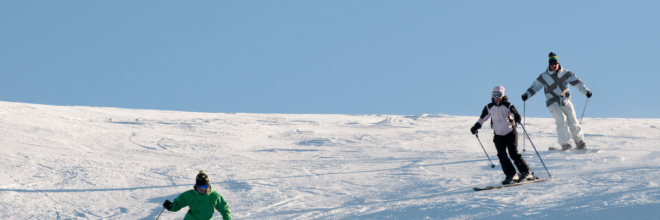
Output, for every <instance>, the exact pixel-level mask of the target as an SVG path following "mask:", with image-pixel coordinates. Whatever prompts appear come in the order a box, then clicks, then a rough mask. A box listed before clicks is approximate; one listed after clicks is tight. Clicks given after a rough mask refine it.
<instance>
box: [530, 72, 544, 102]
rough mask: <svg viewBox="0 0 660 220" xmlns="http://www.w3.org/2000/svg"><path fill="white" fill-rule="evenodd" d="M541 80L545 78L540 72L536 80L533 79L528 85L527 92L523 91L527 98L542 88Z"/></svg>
mask: <svg viewBox="0 0 660 220" xmlns="http://www.w3.org/2000/svg"><path fill="white" fill-rule="evenodd" d="M541 81H543V82H545V79H543V74H541V75H540V76H539V78H536V80H534V82H533V83H532V86H530V87H529V89H527V92H525V94H526V95H527V97H528V98H531V97H532V96H534V94H536V93H537V92H538V91H539V90H541V89H542V88H543V86H544V85H543V83H542V82H541Z"/></svg>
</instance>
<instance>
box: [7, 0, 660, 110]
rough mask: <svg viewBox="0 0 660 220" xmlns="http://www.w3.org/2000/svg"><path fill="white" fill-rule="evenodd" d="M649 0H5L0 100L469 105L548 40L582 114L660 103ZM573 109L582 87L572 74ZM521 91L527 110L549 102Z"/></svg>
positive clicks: (265, 106) (514, 87)
mask: <svg viewBox="0 0 660 220" xmlns="http://www.w3.org/2000/svg"><path fill="white" fill-rule="evenodd" d="M659 11H660V1H382V0H362V1H303V0H297V1H195V2H192V3H191V2H189V1H2V2H0V74H1V75H2V78H0V79H1V80H0V100H2V101H11V102H26V103H38V104H49V105H78V106H101V107H119V108H131V109H160V110H177V111H195V112H224V113H234V112H246V113H295V114H298V113H305V114H307V113H311V114H398V115H416V114H447V115H461V116H478V115H479V114H480V113H481V110H482V108H483V106H484V105H486V104H487V103H488V102H489V101H490V92H491V90H492V89H493V87H494V86H497V85H502V86H504V87H506V92H505V93H506V95H508V96H509V97H510V100H511V102H512V103H513V104H514V105H516V106H517V107H518V109H520V110H521V111H522V110H523V102H522V100H521V98H520V96H521V95H522V94H523V93H524V92H525V91H526V90H527V88H529V86H530V85H531V84H532V82H533V81H534V80H535V79H536V78H537V77H538V75H539V74H540V73H541V72H543V71H544V70H545V68H546V67H547V55H548V53H549V52H550V51H553V52H555V53H557V54H558V56H559V61H560V63H561V64H562V65H563V66H564V68H566V69H568V70H571V71H573V72H574V73H575V74H576V75H577V76H578V77H580V78H581V79H582V80H583V81H584V82H585V83H586V85H587V87H588V88H589V89H591V90H592V92H593V94H594V95H593V97H592V98H591V99H589V103H588V106H587V111H586V113H585V117H595V118H610V117H615V118H658V117H660V111H659V110H658V109H660V101H658V95H659V94H660V93H659V92H658V90H657V89H656V88H657V86H656V84H657V83H658V81H660V76H658V74H659V73H660V71H659V70H658V67H657V63H659V62H660V61H659V60H660V28H659V27H660V13H658V12H659ZM571 91H572V93H573V103H574V105H575V110H576V112H577V114H578V117H579V115H581V113H582V110H583V108H584V104H585V100H586V98H585V97H584V96H583V95H581V94H579V92H578V91H577V89H576V88H574V87H571ZM544 103H545V98H544V97H543V96H542V92H541V95H537V96H534V97H532V98H531V99H530V100H528V101H527V103H526V116H528V117H545V118H548V117H552V116H551V114H550V113H549V112H548V110H547V108H546V107H545V104H544Z"/></svg>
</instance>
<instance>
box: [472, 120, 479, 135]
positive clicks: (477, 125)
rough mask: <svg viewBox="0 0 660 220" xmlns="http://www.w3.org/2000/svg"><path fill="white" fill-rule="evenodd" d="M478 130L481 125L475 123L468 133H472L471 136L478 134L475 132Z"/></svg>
mask: <svg viewBox="0 0 660 220" xmlns="http://www.w3.org/2000/svg"><path fill="white" fill-rule="evenodd" d="M479 128H481V124H479V123H475V124H474V126H472V128H470V132H472V134H476V133H479V132H477V130H478V129H479Z"/></svg>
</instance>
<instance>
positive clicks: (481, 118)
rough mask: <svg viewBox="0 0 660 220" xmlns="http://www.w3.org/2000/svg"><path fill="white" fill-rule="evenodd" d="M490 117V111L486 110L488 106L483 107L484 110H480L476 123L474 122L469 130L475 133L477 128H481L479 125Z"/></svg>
mask: <svg viewBox="0 0 660 220" xmlns="http://www.w3.org/2000/svg"><path fill="white" fill-rule="evenodd" d="M489 118H490V112H489V111H488V106H487V105H486V107H484V110H483V111H481V116H479V120H477V123H474V126H472V128H470V132H472V134H476V133H477V130H479V129H481V125H483V124H484V122H485V121H487V120H488V119H489Z"/></svg>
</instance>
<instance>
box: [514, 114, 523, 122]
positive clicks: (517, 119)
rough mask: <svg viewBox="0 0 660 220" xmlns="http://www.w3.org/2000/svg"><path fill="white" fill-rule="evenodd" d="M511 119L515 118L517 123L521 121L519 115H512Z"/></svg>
mask: <svg viewBox="0 0 660 220" xmlns="http://www.w3.org/2000/svg"><path fill="white" fill-rule="evenodd" d="M513 120H515V121H516V122H518V124H522V123H520V121H522V120H521V118H520V116H513Z"/></svg>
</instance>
